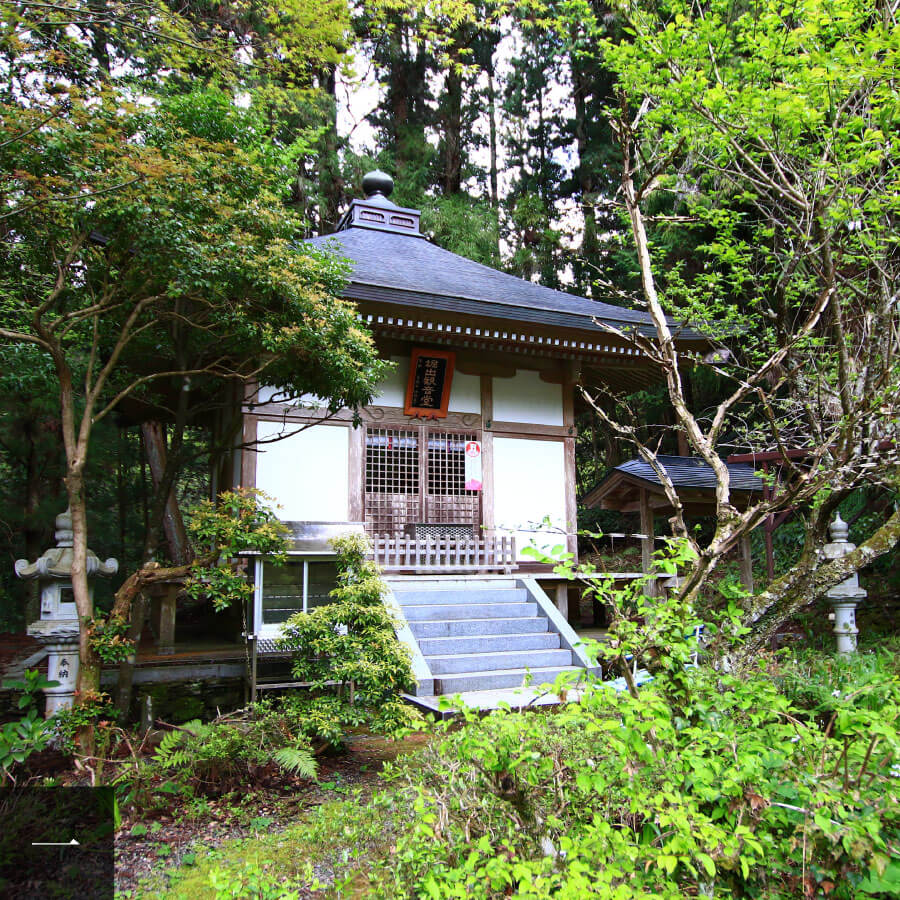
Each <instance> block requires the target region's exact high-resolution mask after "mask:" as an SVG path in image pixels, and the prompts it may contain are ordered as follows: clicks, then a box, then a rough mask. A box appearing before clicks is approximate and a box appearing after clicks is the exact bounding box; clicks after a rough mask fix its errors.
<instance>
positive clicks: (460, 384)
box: [449, 372, 481, 413]
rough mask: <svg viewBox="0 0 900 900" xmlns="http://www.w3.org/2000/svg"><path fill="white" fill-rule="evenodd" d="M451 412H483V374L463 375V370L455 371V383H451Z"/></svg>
mask: <svg viewBox="0 0 900 900" xmlns="http://www.w3.org/2000/svg"><path fill="white" fill-rule="evenodd" d="M449 409H450V412H458V413H480V412H481V376H480V375H463V373H462V372H454V373H453V383H452V384H451V385H450V407H449Z"/></svg>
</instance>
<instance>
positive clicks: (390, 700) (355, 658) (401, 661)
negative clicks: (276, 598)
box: [280, 534, 418, 736]
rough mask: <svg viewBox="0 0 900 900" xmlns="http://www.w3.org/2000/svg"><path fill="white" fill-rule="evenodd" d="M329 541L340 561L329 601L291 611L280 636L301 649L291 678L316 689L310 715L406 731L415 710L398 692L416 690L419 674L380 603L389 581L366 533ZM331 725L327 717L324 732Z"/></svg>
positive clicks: (386, 731)
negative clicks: (369, 555)
mask: <svg viewBox="0 0 900 900" xmlns="http://www.w3.org/2000/svg"><path fill="white" fill-rule="evenodd" d="M332 544H333V546H334V549H335V552H336V554H337V566H338V586H337V587H336V588H335V589H334V590H333V591H332V592H331V594H330V596H331V599H332V602H331V603H329V604H327V605H325V606H319V607H317V608H316V609H313V610H311V611H310V612H305V613H297V614H296V615H294V616H292V617H291V618H290V619H289V620H288V621H287V622H286V623H285V625H284V626H283V632H282V637H281V641H280V643H281V645H282V646H283V647H285V648H286V649H290V650H292V651H294V652H295V654H296V656H295V659H294V663H293V673H294V677H295V678H297V679H298V680H300V681H307V682H309V683H310V684H311V686H312V690H313V692H314V694H316V695H318V697H317V698H316V699H314V700H313V701H311V702H310V703H309V706H308V707H307V708H308V710H309V712H310V714H311V715H313V716H316V717H317V718H319V719H330V722H331V724H332V725H334V724H337V723H345V724H349V723H352V724H355V725H362V724H366V725H367V726H368V727H370V728H372V729H373V730H375V731H376V732H379V733H382V734H387V735H394V734H399V733H402V732H403V731H404V730H405V729H407V728H409V727H410V726H411V725H412V724H413V723H414V722H416V721H417V718H418V717H417V715H416V714H415V713H414V712H413V710H412V708H411V707H409V706H408V705H407V704H405V703H403V702H402V701H401V700H400V698H399V694H400V692H401V691H409V690H412V689H413V687H414V685H415V680H414V678H413V674H412V669H411V667H410V659H409V653H408V652H407V649H406V648H405V647H404V646H403V645H402V644H401V643H400V642H399V641H398V640H397V637H396V635H395V633H394V622H393V619H392V618H391V615H390V613H389V612H388V610H387V608H386V607H385V605H384V602H383V598H384V595H385V592H386V591H387V586H386V585H385V583H384V581H382V579H381V577H380V575H379V572H378V569H377V567H376V566H375V564H374V563H373V562H371V561H369V560H367V559H366V555H367V553H368V551H369V545H368V541H367V539H366V538H365V537H364V536H363V535H358V534H351V535H346V536H344V537H341V538H336V539H335V540H334V541H333V542H332ZM325 697H330V698H331V699H330V700H329V701H326V700H325V699H324V698H325ZM328 729H329V726H328V725H326V724H325V723H324V722H323V726H322V730H321V731H320V734H322V735H324V734H325V733H326V731H327V730H328ZM332 733H333V731H332ZM335 736H336V735H335Z"/></svg>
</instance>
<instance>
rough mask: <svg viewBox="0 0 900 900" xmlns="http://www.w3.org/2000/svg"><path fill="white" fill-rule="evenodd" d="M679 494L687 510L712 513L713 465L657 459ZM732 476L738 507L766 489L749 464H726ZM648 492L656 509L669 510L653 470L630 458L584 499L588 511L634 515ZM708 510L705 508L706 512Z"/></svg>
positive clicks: (682, 459) (683, 459) (690, 458)
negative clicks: (606, 511)
mask: <svg viewBox="0 0 900 900" xmlns="http://www.w3.org/2000/svg"><path fill="white" fill-rule="evenodd" d="M657 459H658V460H659V462H660V463H661V465H662V467H663V468H664V469H665V470H666V472H667V473H668V475H669V478H670V479H671V480H672V485H673V486H674V488H675V491H676V493H677V494H678V496H679V499H681V501H682V503H684V504H685V506H686V507H692V508H693V509H692V510H689V511H694V512H698V513H701V514H702V513H703V512H709V509H708V508H710V507H713V506H714V505H715V490H716V476H715V473H714V472H713V469H712V466H710V465H709V463H707V462H706V461H705V460H703V459H700V458H699V457H696V456H658V457H657ZM726 467H727V469H728V473H729V475H730V477H731V483H730V486H731V491H732V494H733V500H734V502H735V505H736V506H738V507H740V506H742V505H744V504H746V503H747V502H748V501H749V500H750V498H751V496H752V495H753V494H754V493H760V492H762V489H763V483H762V479H761V478H760V477H759V475H757V474H756V469H755V468H754V467H753V466H752V465H750V464H749V463H726ZM642 490H644V491H647V492H648V493H649V494H650V495H651V496H650V504H651V506H653V507H654V508H656V509H661V508H664V507H669V501H668V498H667V497H666V495H665V489H664V488H663V486H662V482H661V481H660V480H659V476H658V475H657V474H656V472H655V471H654V470H653V467H652V466H651V465H650V464H649V463H647V462H644V460H642V459H631V460H629V461H628V462H624V463H622V464H621V465H620V466H616V467H615V468H614V469H612V471H610V472H608V473H607V474H606V476H605V477H604V478H603V479H602V480H601V481H600V482H599V483H598V484H596V485H595V486H594V487H593V488H591V490H590V491H588V493H587V494H585V495H584V497H583V498H582V501H581V502H582V503H583V504H584V505H585V506H587V507H588V508H593V507H600V508H601V509H614V510H618V511H619V512H633V511H635V510H636V509H637V508H638V503H639V495H640V492H641V491H642ZM704 508H706V509H704Z"/></svg>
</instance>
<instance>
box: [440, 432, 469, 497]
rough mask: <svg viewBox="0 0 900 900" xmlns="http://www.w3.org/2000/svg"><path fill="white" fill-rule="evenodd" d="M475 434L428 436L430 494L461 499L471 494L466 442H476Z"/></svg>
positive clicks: (444, 433) (442, 433)
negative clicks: (467, 473)
mask: <svg viewBox="0 0 900 900" xmlns="http://www.w3.org/2000/svg"><path fill="white" fill-rule="evenodd" d="M474 440H476V437H475V435H474V434H472V435H469V434H453V433H451V432H446V431H432V432H431V433H430V434H429V435H428V493H429V494H431V495H432V496H437V495H443V496H449V497H461V496H463V495H464V494H471V493H473V492H472V491H467V490H466V489H465V483H466V442H467V441H474Z"/></svg>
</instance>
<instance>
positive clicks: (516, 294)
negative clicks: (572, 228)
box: [307, 173, 704, 342]
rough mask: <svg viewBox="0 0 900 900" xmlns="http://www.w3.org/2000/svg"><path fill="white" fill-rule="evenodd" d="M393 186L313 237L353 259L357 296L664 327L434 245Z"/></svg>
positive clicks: (384, 179)
mask: <svg viewBox="0 0 900 900" xmlns="http://www.w3.org/2000/svg"><path fill="white" fill-rule="evenodd" d="M372 174H373V173H370V175H372ZM368 177H369V176H367V178H368ZM363 186H364V188H366V187H367V185H366V183H365V181H364V185H363ZM391 187H392V183H391V182H390V179H389V177H388V176H384V175H381V174H380V173H379V174H378V177H377V178H375V179H373V180H372V181H370V182H369V185H368V189H369V190H373V193H371V194H369V196H368V197H367V198H366V200H354V201H353V202H352V204H351V206H350V209H349V210H348V211H347V214H346V215H345V216H344V218H343V220H342V222H341V225H340V226H339V230H338V231H337V232H336V233H335V234H332V235H323V236H321V237H315V238H310V239H309V240H308V241H307V243H308V244H310V245H312V246H314V247H319V248H322V249H332V250H333V251H334V252H335V253H337V254H338V255H340V256H343V257H344V258H346V259H347V260H348V261H349V262H350V264H351V266H352V273H351V275H350V281H349V284H348V285H347V287H346V289H345V292H344V293H345V296H347V297H349V298H350V299H353V300H357V301H369V302H381V303H390V304H394V305H398V306H401V307H411V308H418V309H422V308H425V309H430V310H431V309H433V310H436V311H443V312H445V313H450V314H457V315H464V316H475V317H480V318H487V319H492V320H506V321H509V322H517V323H523V324H524V323H529V324H533V325H541V326H549V327H552V328H561V329H573V330H578V331H592V332H594V333H602V332H603V329H602V328H601V327H600V326H599V325H598V324H597V323H596V322H595V321H594V319H598V320H600V321H601V322H604V323H608V324H609V325H612V326H613V327H616V328H619V329H622V330H623V331H629V330H637V331H638V332H639V333H642V334H647V335H652V334H655V333H656V330H655V328H654V326H653V324H652V322H651V319H650V316H649V315H648V314H647V313H645V312H642V311H640V310H634V309H627V308H625V307H621V306H614V305H612V304H609V303H602V302H600V301H597V300H588V299H586V298H584V297H577V296H575V295H573V294H567V293H565V292H563V291H557V290H553V289H551V288H547V287H544V286H543V285H539V284H534V283H533V282H531V281H526V280H525V279H523V278H518V277H516V276H515V275H509V274H507V273H505V272H500V271H498V270H497V269H492V268H491V267H490V266H485V265H481V264H480V263H477V262H473V261H472V260H470V259H466V258H465V257H462V256H459V255H457V254H455V253H451V252H450V251H449V250H443V249H442V248H440V247H438V246H436V245H435V244H432V243H430V242H429V241H428V240H427V239H426V238H425V236H424V235H423V234H422V233H421V232H420V231H419V212H418V210H412V209H404V208H402V207H398V206H396V205H395V204H394V203H392V202H391V201H390V200H388V199H387V196H386V194H389V193H390V189H391ZM385 192H386V193H385ZM673 329H676V331H677V334H678V337H679V338H680V339H681V340H694V341H700V342H703V340H704V339H703V336H702V335H701V334H700V333H699V332H697V331H695V330H693V329H680V330H679V329H677V325H676V324H674V323H673Z"/></svg>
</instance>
